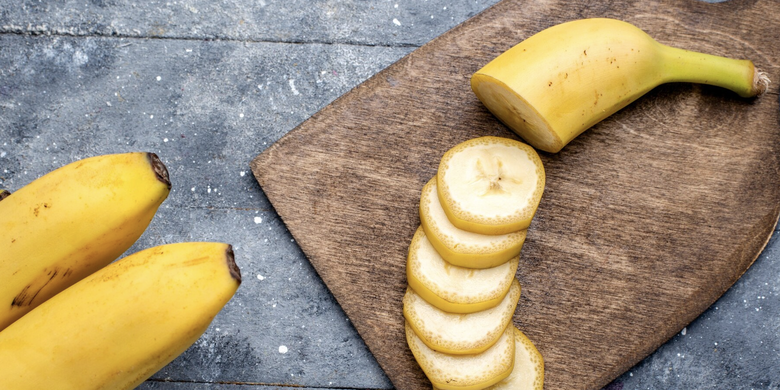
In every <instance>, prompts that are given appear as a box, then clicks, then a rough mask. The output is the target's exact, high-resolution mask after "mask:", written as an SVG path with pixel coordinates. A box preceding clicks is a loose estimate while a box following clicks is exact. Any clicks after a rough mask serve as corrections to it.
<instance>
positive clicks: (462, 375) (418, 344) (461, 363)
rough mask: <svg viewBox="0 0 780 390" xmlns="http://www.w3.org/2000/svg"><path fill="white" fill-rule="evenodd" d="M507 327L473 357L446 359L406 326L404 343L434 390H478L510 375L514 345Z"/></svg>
mask: <svg viewBox="0 0 780 390" xmlns="http://www.w3.org/2000/svg"><path fill="white" fill-rule="evenodd" d="M512 329H513V327H512V326H508V327H507V329H506V330H505V331H504V332H503V333H502V335H501V337H500V338H499V339H498V341H497V342H496V343H495V344H493V346H491V347H490V348H488V349H487V350H486V351H485V352H482V353H480V354H476V355H449V354H444V353H441V352H436V351H434V350H432V349H430V348H428V346H427V345H425V343H423V341H422V340H421V339H420V338H419V337H418V336H417V334H416V333H414V330H412V328H411V327H410V326H409V323H406V342H407V344H408V345H409V349H410V350H411V351H412V354H413V355H414V358H415V359H416V360H417V363H418V364H419V365H420V368H422V370H423V372H424V373H425V375H426V376H427V377H428V379H429V380H430V381H431V383H432V384H433V387H435V388H437V389H443V390H478V389H484V388H486V387H488V386H491V385H493V384H496V383H498V382H500V381H502V380H503V379H504V378H506V377H507V376H509V374H510V373H512V368H513V367H514V363H515V341H514V335H513V333H512V332H513V331H512Z"/></svg>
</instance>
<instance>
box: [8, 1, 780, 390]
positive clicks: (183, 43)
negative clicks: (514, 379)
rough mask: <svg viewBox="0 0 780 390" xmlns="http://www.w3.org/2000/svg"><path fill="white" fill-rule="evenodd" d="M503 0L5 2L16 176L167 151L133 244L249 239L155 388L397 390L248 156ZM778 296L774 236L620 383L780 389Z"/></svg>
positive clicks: (11, 184)
mask: <svg viewBox="0 0 780 390" xmlns="http://www.w3.org/2000/svg"><path fill="white" fill-rule="evenodd" d="M689 1H696V0H689ZM495 2H496V1H495V0H476V1H475V0H451V1H450V0H426V1H406V2H401V1H384V0H344V1H336V0H316V1H308V0H285V1H274V0H257V1H254V2H251V3H250V2H244V1H237V0H226V1H222V2H220V3H216V2H211V1H205V0H177V1H155V0H152V1H146V2H137V3H132V2H124V1H118V0H90V1H86V0H85V1H74V0H60V1H44V0H41V1H39V0H23V1H12V0H0V188H7V189H10V190H16V189H18V188H20V187H22V186H24V185H25V184H27V183H28V182H30V181H31V180H33V179H35V178H36V177H38V176H40V175H42V174H44V173H46V172H48V171H50V170H53V169H55V168H57V167H59V166H62V165H64V164H66V163H69V162H72V161H74V160H76V159H80V158H85V157H88V156H93V155H98V154H105V153H118V152H126V151H139V150H140V151H151V152H155V153H157V154H158V155H160V157H161V158H162V159H163V161H164V162H165V163H166V164H167V166H168V169H169V171H170V174H171V181H172V182H173V192H172V193H171V195H170V197H169V198H168V200H167V201H166V202H165V203H164V204H163V206H162V208H161V209H160V211H159V213H158V215H157V217H156V218H155V219H154V220H153V222H152V224H151V226H150V227H149V229H148V230H147V232H146V233H145V234H144V235H143V237H142V238H141V239H140V240H139V241H138V243H136V245H135V246H133V247H132V248H131V249H130V251H129V252H130V253H132V252H135V251H138V250H140V249H143V248H147V247H151V246H155V245H160V244H167V243H173V242H181V241H196V240H197V241H223V242H228V243H231V244H233V245H234V248H235V252H236V260H237V262H238V264H239V266H240V267H241V270H242V273H243V276H244V283H243V284H242V286H241V288H240V289H239V291H238V293H237V294H236V296H235V297H234V299H233V300H232V301H231V302H230V303H229V304H228V305H227V307H226V308H225V309H224V310H223V312H222V313H221V314H220V315H219V316H218V317H217V318H216V319H215V320H214V322H213V324H212V326H211V327H210V328H209V329H208V331H207V332H206V334H205V335H204V336H203V337H202V338H201V339H200V340H199V341H197V342H196V343H195V345H194V346H193V347H192V348H190V349H189V350H188V351H187V352H185V353H184V355H182V356H181V357H179V358H178V359H176V360H175V361H174V362H173V363H171V364H170V365H169V366H167V367H166V368H164V369H163V370H162V371H160V372H159V373H157V374H156V375H155V376H154V377H153V378H152V379H150V380H149V381H147V382H146V383H145V384H143V385H142V386H141V387H140V388H141V389H146V390H151V389H160V390H178V389H214V390H216V389H219V390H227V389H259V388H270V387H289V386H296V387H306V388H334V389H335V388H376V389H380V388H381V389H386V388H391V387H392V384H391V383H390V381H389V380H388V379H387V377H386V376H385V375H384V373H383V372H382V370H381V368H379V366H378V365H377V363H376V361H375V360H374V359H373V357H372V356H371V353H370V352H369V351H368V350H367V348H366V346H365V344H364V343H363V341H362V340H361V339H360V337H359V336H358V335H357V333H356V332H355V330H354V328H353V327H352V326H351V324H350V323H349V320H348V319H347V318H346V316H345V315H344V313H343V312H342V311H341V309H340V308H339V306H338V305H337V304H336V303H335V301H334V299H333V297H332V296H331V295H330V293H329V292H328V290H327V288H326V287H325V286H324V285H323V283H322V281H321V280H320V279H319V278H318V276H317V274H316V273H315V272H314V270H313V269H312V267H311V266H310V265H309V263H308V262H307V260H306V258H305V256H304V254H303V253H302V252H301V251H300V249H299V248H298V246H297V245H296V243H295V242H294V241H293V240H292V238H291V237H290V235H289V233H288V232H287V231H286V229H285V226H284V224H283V223H282V222H281V221H280V220H279V217H278V216H277V215H276V213H275V212H274V210H273V208H272V206H271V205H270V204H269V202H268V200H267V199H266V198H265V196H264V194H263V192H262V191H261V189H260V188H259V186H258V185H257V183H256V182H255V180H254V178H253V177H252V175H251V173H250V171H249V161H250V160H251V159H252V158H253V157H254V156H256V155H257V154H258V153H259V152H261V151H263V150H264V149H265V148H267V147H268V146H269V145H271V144H272V143H273V142H275V141H276V140H278V139H279V138H280V137H282V136H283V135H284V134H285V133H287V132H288V131H290V130H291V129H293V128H294V127H295V126H296V125H297V124H299V123H301V122H302V121H303V120H305V119H306V118H308V117H309V116H311V115H312V114H314V113H315V112H317V111H318V110H319V109H321V108H323V107H324V106H326V105H327V104H328V103H329V102H331V101H333V100H334V99H335V98H337V97H338V96H340V95H341V94H343V93H345V92H347V91H348V90H349V89H351V88H353V87H354V86H356V85H358V84H359V83H360V82H362V81H364V80H366V79H367V78H368V77H370V76H371V75H373V74H375V73H376V72H378V71H379V70H381V69H383V68H384V67H386V66H388V65H390V64H391V63H393V62H394V61H396V60H398V59H400V58H401V57H403V56H404V55H406V54H408V53H409V52H411V51H412V50H414V49H415V48H417V47H419V46H421V45H422V44H424V43H425V42H427V41H429V40H430V39H433V38H434V37H436V36H438V35H440V34H442V33H444V32H445V31H447V30H448V29H450V28H452V27H454V26H455V25H457V24H458V23H460V22H462V21H464V20H466V19H467V18H469V17H470V16H473V15H475V14H476V13H478V12H480V11H481V10H483V9H485V8H487V7H489V6H490V5H492V4H493V3H495ZM301 174H302V175H305V174H306V172H301ZM779 297H780V246H778V245H777V243H776V241H775V240H774V239H773V241H772V242H770V244H769V246H768V247H767V249H766V250H765V252H764V253H763V254H762V255H761V256H760V258H759V259H758V260H757V261H756V263H755V264H754V266H753V267H752V268H751V269H750V270H749V271H748V272H747V273H746V274H745V276H744V277H743V278H742V279H741V280H740V281H739V282H738V283H737V284H736V285H735V286H734V287H733V288H732V289H731V290H730V291H729V292H728V293H727V294H726V295H725V296H724V297H723V298H721V299H720V300H719V301H718V302H717V303H716V304H715V305H713V307H712V308H710V309H709V310H708V311H707V312H705V313H704V314H703V315H702V316H701V317H700V318H699V319H697V320H696V321H694V322H693V323H692V324H690V325H689V326H688V327H687V328H686V329H685V330H684V331H683V332H682V333H681V334H679V335H677V336H676V337H675V338H673V339H672V340H671V341H670V342H669V343H667V344H666V345H664V346H662V347H661V348H660V349H659V350H658V351H657V352H656V353H655V354H653V355H652V356H650V357H648V358H647V359H645V360H644V361H643V362H642V363H640V364H639V365H637V366H636V367H634V368H633V369H631V370H630V371H629V372H628V373H626V374H625V375H623V376H622V377H620V378H618V379H617V380H616V381H615V382H613V383H612V384H610V385H609V386H608V387H607V388H608V389H613V390H617V389H672V388H674V389H713V388H715V389H780V325H779V324H780V299H779ZM399 310H400V308H399Z"/></svg>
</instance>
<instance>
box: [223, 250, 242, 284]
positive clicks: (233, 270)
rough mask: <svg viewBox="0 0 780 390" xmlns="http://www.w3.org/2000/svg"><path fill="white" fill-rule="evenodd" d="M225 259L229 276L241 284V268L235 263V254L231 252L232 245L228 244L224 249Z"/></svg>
mask: <svg viewBox="0 0 780 390" xmlns="http://www.w3.org/2000/svg"><path fill="white" fill-rule="evenodd" d="M225 259H226V260H227V265H228V269H229V270H230V276H232V277H233V279H235V280H236V281H237V282H238V284H241V270H240V269H239V268H238V265H236V256H235V254H233V245H228V246H227V249H226V250H225Z"/></svg>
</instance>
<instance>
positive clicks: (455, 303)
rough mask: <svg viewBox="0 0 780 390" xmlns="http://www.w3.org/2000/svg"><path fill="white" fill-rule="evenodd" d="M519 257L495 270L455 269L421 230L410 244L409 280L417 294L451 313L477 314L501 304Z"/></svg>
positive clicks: (420, 229)
mask: <svg viewBox="0 0 780 390" xmlns="http://www.w3.org/2000/svg"><path fill="white" fill-rule="evenodd" d="M519 262H520V257H519V256H518V257H514V258H512V259H511V260H509V261H507V262H505V263H502V264H499V265H497V266H495V267H493V268H486V269H473V268H463V267H458V266H454V265H452V264H450V263H448V262H446V261H444V259H442V258H441V256H439V253H438V252H436V249H434V247H433V245H431V243H430V241H428V239H427V238H426V237H425V232H423V230H422V228H417V232H416V233H415V234H414V238H412V243H411V244H410V245H409V256H408V259H407V263H406V279H407V281H408V282H409V286H410V287H411V288H412V289H413V290H414V292H415V293H417V295H419V296H420V297H422V298H423V299H425V300H426V301H427V302H428V303H430V304H431V305H433V306H435V307H437V308H439V309H440V310H442V311H446V312H449V313H460V314H466V313H474V312H478V311H482V310H487V309H490V308H491V307H494V306H496V305H498V304H499V303H500V302H501V300H502V299H504V296H505V295H506V294H507V292H508V291H509V288H510V287H511V285H512V281H513V280H514V276H515V273H516V272H517V267H518V264H519Z"/></svg>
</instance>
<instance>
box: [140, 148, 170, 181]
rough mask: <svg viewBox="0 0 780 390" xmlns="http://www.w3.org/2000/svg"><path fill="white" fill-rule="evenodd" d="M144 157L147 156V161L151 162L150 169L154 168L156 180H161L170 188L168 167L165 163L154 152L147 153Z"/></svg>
mask: <svg viewBox="0 0 780 390" xmlns="http://www.w3.org/2000/svg"><path fill="white" fill-rule="evenodd" d="M146 157H147V158H149V163H151V164H152V170H154V174H155V176H157V180H159V181H161V182H163V184H165V185H166V186H168V189H169V190H170V189H171V179H170V177H168V168H166V167H165V164H163V162H162V160H160V157H157V155H156V154H154V153H147V154H146Z"/></svg>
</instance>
